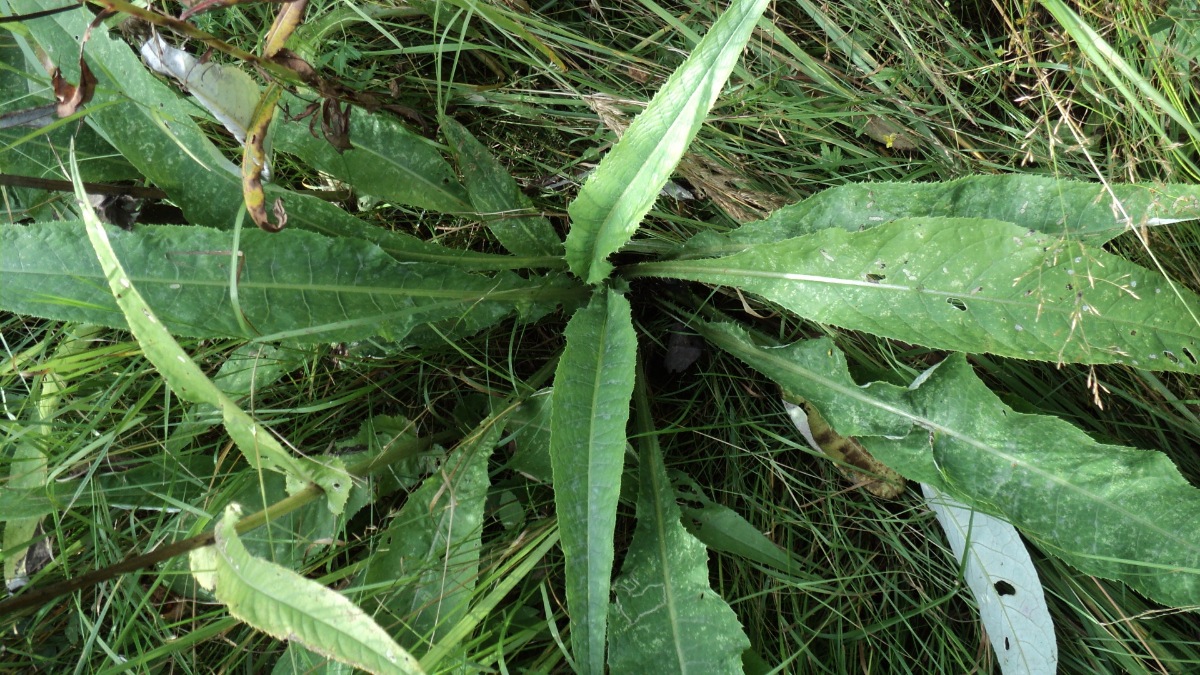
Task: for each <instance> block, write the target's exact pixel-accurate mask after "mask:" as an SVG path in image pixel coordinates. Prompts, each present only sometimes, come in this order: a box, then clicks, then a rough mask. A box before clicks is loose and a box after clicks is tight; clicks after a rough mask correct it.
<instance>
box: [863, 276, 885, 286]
mask: <svg viewBox="0 0 1200 675" xmlns="http://www.w3.org/2000/svg"><path fill="white" fill-rule="evenodd" d="M886 278H887V277H885V276H883V275H882V274H868V275H867V281H869V282H871V283H873V284H877V283H879V282H881V281H883V280H884V279H886Z"/></svg>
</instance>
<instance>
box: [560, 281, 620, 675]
mask: <svg viewBox="0 0 1200 675" xmlns="http://www.w3.org/2000/svg"><path fill="white" fill-rule="evenodd" d="M566 338H567V345H566V349H565V351H564V352H563V355H562V359H561V360H560V361H559V364H558V369H557V370H556V371H555V375H554V394H553V402H552V404H551V415H550V462H551V466H552V468H553V472H554V503H555V506H556V509H557V511H558V521H559V528H560V530H561V531H562V549H563V556H564V558H565V567H566V590H567V611H568V612H569V613H570V616H571V643H572V645H573V647H574V656H575V663H576V667H577V668H578V669H579V670H580V671H582V672H587V673H597V674H599V673H603V672H604V635H605V630H606V622H607V617H608V604H609V588H610V585H611V578H612V566H613V556H614V547H613V536H614V533H615V531H616V523H617V498H618V496H619V493H620V490H621V467H622V465H623V463H624V458H625V423H626V422H627V421H628V419H629V396H630V394H631V393H632V391H633V379H634V363H635V361H636V352H637V340H636V337H635V336H634V332H633V318H632V314H631V310H630V307H629V301H628V300H626V299H625V298H624V297H622V296H621V295H619V294H617V293H616V292H614V291H612V290H610V289H606V288H600V289H597V290H596V293H595V295H594V296H593V297H592V301H591V303H589V304H588V306H587V307H585V308H583V309H581V310H579V311H578V312H576V313H575V316H573V317H571V321H570V322H569V323H568V324H567V330H566Z"/></svg>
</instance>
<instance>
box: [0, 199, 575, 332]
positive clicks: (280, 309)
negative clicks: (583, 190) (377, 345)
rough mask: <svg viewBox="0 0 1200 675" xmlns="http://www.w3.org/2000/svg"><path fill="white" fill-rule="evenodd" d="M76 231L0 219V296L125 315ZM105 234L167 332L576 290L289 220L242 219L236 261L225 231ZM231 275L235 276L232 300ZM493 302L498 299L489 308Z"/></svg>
mask: <svg viewBox="0 0 1200 675" xmlns="http://www.w3.org/2000/svg"><path fill="white" fill-rule="evenodd" d="M81 235H82V231H81V229H80V226H79V224H78V223H69V222H57V223H41V224H35V225H30V226H21V225H0V278H2V279H3V280H4V283H3V284H0V308H3V309H6V310H8V311H12V312H16V313H20V314H28V315H33V316H41V317H46V318H53V319H59V320H65V321H80V322H86V323H93V324H100V325H105V326H114V327H125V325H126V321H125V317H124V315H123V314H122V313H121V312H120V311H119V309H118V308H117V305H116V303H115V302H114V301H113V298H112V294H111V293H109V292H108V291H107V290H106V288H105V286H106V284H105V281H104V279H105V277H104V273H103V271H102V270H101V268H100V266H99V265H98V264H97V262H96V259H95V255H94V254H93V253H91V251H90V250H89V246H88V244H87V240H86V239H85V238H83V237H82V236H81ZM106 240H107V241H108V243H109V245H110V246H111V247H112V248H113V250H114V251H115V252H116V256H117V258H119V259H120V260H121V261H123V265H124V266H125V268H126V270H127V271H126V273H125V274H126V278H127V279H128V280H129V282H130V283H132V284H133V285H135V286H137V287H138V291H139V292H140V293H141V294H142V297H143V298H145V300H146V303H147V304H148V305H149V307H150V309H151V310H152V311H153V312H155V314H156V315H157V316H158V318H159V319H160V320H162V322H163V324H164V325H165V326H166V327H167V328H168V330H170V331H171V332H172V333H174V334H176V335H188V336H196V337H217V336H238V337H247V338H256V337H260V336H269V337H272V338H274V339H284V338H287V339H291V340H293V341H296V342H303V343H315V342H335V341H351V340H361V339H364V338H366V337H370V336H374V335H379V336H384V337H390V338H392V339H400V338H403V337H404V336H405V335H406V334H407V333H408V332H409V330H411V329H412V328H414V327H416V326H420V325H422V324H424V323H426V322H430V321H436V320H454V321H457V320H461V321H465V322H467V323H469V324H470V325H472V326H474V327H476V328H479V327H482V326H481V325H480V322H476V321H475V320H474V319H475V317H476V316H479V317H481V318H486V319H487V321H484V322H483V323H485V324H486V323H492V322H494V321H497V320H499V319H500V318H502V317H503V316H504V315H505V314H508V313H510V312H511V311H513V310H519V311H521V312H522V313H533V314H536V313H537V312H539V311H542V310H541V308H542V307H544V306H545V305H546V304H547V302H549V303H550V304H553V303H555V302H560V301H562V300H564V299H568V298H569V297H571V296H575V297H579V296H580V295H581V294H582V293H583V290H582V289H581V288H578V287H576V288H575V289H573V290H572V289H571V288H570V286H572V285H573V284H567V283H563V282H562V281H563V280H560V281H557V282H547V281H545V280H542V279H540V278H537V277H535V278H534V279H531V280H522V279H520V278H519V277H517V276H516V275H514V274H512V273H510V272H501V273H499V274H498V275H497V276H495V277H486V276H478V275H473V274H469V273H466V272H464V271H462V270H460V269H456V268H454V267H450V266H445V265H436V264H429V263H401V262H398V261H396V260H395V259H394V258H392V257H391V256H389V255H387V254H385V253H384V252H383V250H382V249H380V248H379V247H377V246H376V245H374V244H371V243H368V242H365V241H362V240H357V239H349V238H339V239H329V238H326V237H323V236H320V235H317V234H314V233H311V232H304V231H300V230H284V231H283V232H279V233H276V234H270V233H266V232H261V231H257V230H247V231H243V232H242V233H241V238H240V246H239V250H240V252H241V255H240V256H239V257H237V259H236V260H237V262H234V260H235V258H234V256H233V252H232V250H231V246H232V244H233V237H232V236H231V234H230V233H228V232H223V231H220V230H213V229H209V228H202V227H171V226H139V227H138V228H137V230H136V231H135V232H122V231H117V230H115V229H114V230H113V231H112V233H111V235H110V236H107V238H106ZM235 266H236V267H237V268H239V269H237V270H234V272H233V274H232V275H231V274H230V268H231V267H235ZM231 276H232V277H236V278H237V282H236V284H237V286H236V290H237V306H236V307H235V306H234V304H233V300H232V299H231V295H232V294H231V293H230V278H231ZM497 306H499V307H500V308H501V309H500V311H498V312H497V311H493V310H495V309H496V308H497ZM239 311H240V312H241V315H242V316H241V317H240V318H239V316H238V312H239ZM239 319H241V320H239ZM242 320H244V321H245V322H246V325H247V328H249V329H250V330H249V331H247V329H245V328H243V321H242ZM255 331H257V332H255Z"/></svg>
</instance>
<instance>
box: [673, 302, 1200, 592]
mask: <svg viewBox="0 0 1200 675" xmlns="http://www.w3.org/2000/svg"><path fill="white" fill-rule="evenodd" d="M694 328H696V330H697V331H699V332H700V333H701V334H702V335H704V336H705V337H706V338H708V339H710V340H711V341H712V342H713V343H714V344H716V345H717V346H719V347H721V348H722V349H724V350H726V351H728V352H730V353H732V354H734V355H735V356H737V357H738V358H739V359H741V360H743V361H745V362H746V363H748V364H749V365H750V366H751V367H753V368H754V369H756V370H758V371H759V372H761V373H763V374H764V375H767V376H768V377H770V378H771V379H773V380H775V381H776V382H778V383H779V384H780V385H781V386H783V387H784V388H785V389H787V390H789V391H793V392H797V393H798V394H799V395H802V396H804V398H806V399H807V400H808V401H809V402H810V403H812V404H813V405H815V406H816V407H817V408H818V409H819V410H820V411H821V413H822V414H823V415H824V416H825V417H826V419H827V420H828V421H829V423H830V425H831V426H832V427H833V428H834V429H836V430H837V431H838V433H841V434H843V435H847V436H849V435H853V436H856V437H857V438H858V440H859V442H861V443H862V444H863V445H864V446H865V447H866V448H867V450H869V451H870V452H871V454H872V455H874V457H875V458H876V459H878V460H879V461H881V462H883V463H884V464H886V465H888V466H890V467H892V468H893V469H895V470H897V471H899V472H900V473H901V474H903V475H904V476H905V477H906V478H909V479H911V480H916V481H920V482H922V483H928V484H930V485H932V486H933V487H935V488H937V489H938V490H941V491H942V492H946V493H948V494H950V496H952V497H954V498H955V499H957V500H959V501H961V502H963V503H965V504H967V505H968V506H970V507H972V508H975V509H979V510H981V511H985V512H988V513H991V514H993V515H996V516H999V517H1001V518H1004V519H1005V520H1007V521H1009V522H1010V523H1012V524H1013V525H1015V526H1016V527H1018V528H1020V529H1021V531H1022V532H1024V533H1025V535H1026V536H1028V537H1030V538H1032V539H1033V540H1034V541H1035V542H1036V543H1037V544H1038V545H1039V546H1041V547H1042V548H1043V549H1044V550H1046V551H1048V552H1050V553H1053V554H1054V555H1056V556H1058V557H1060V558H1062V559H1063V560H1065V561H1067V562H1068V563H1070V564H1072V565H1074V566H1075V567H1077V568H1078V569H1079V570H1081V571H1082V572H1084V573H1086V574H1091V575H1095V576H1099V577H1105V578H1108V579H1116V580H1119V581H1122V582H1124V583H1126V584H1128V585H1129V586H1131V587H1133V588H1134V589H1136V590H1138V591H1139V592H1141V593H1144V594H1145V595H1147V596H1149V597H1151V598H1153V599H1155V600H1156V601H1158V602H1162V603H1165V604H1168V605H1171V606H1176V607H1181V606H1189V605H1195V604H1197V603H1200V542H1198V541H1197V540H1196V537H1195V536H1194V533H1195V532H1197V531H1200V490H1197V489H1196V488H1195V487H1193V486H1192V485H1190V484H1188V482H1187V480H1186V479H1184V477H1183V476H1182V475H1180V473H1179V471H1178V470H1177V469H1176V468H1175V466H1174V465H1173V464H1171V461H1170V460H1169V459H1168V458H1167V456H1166V455H1164V454H1162V453H1160V452H1151V451H1146V450H1138V449H1134V448H1127V447H1119V446H1114V445H1106V444H1103V443H1097V442H1096V441H1095V440H1093V439H1091V438H1090V437H1088V436H1087V435H1086V434H1084V433H1083V432H1082V431H1080V430H1079V429H1078V428H1076V427H1075V426H1073V425H1071V424H1069V423H1067V422H1064V421H1063V420H1060V419H1057V418H1054V417H1046V416H1041V415H1025V414H1020V413H1017V412H1015V411H1013V410H1012V409H1011V408H1009V407H1008V406H1006V405H1004V403H1003V402H1001V401H1000V399H999V398H997V397H996V396H995V395H994V394H993V393H992V392H991V391H989V390H988V388H987V386H986V385H984V384H983V382H982V381H980V379H979V378H978V377H977V376H976V375H975V373H974V371H973V370H972V369H971V366H970V365H969V364H968V363H967V361H966V359H965V358H963V357H962V356H961V355H953V356H951V357H949V358H948V359H947V360H945V361H944V362H942V363H941V364H940V365H939V366H937V367H936V368H934V369H932V370H931V371H927V372H926V373H925V374H923V375H922V376H921V377H920V378H918V379H917V381H916V382H914V384H913V386H912V387H911V388H908V389H906V388H903V387H897V386H895V385H890V384H887V383H881V382H874V383H871V384H869V385H867V386H861V387H860V386H859V385H858V384H857V383H855V382H854V380H853V379H852V378H851V377H850V373H849V371H848V370H847V368H846V362H845V358H844V357H843V356H842V355H841V353H840V352H839V351H837V349H836V348H835V347H834V345H833V343H832V341H830V340H827V339H821V340H808V341H805V342H799V343H796V344H793V345H789V346H787V347H774V348H768V347H762V346H759V345H758V344H755V342H754V341H753V340H751V339H750V336H749V335H748V334H747V333H746V332H745V331H744V330H742V329H740V328H738V327H736V326H731V325H728V324H712V325H703V326H694Z"/></svg>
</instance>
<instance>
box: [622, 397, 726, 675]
mask: <svg viewBox="0 0 1200 675" xmlns="http://www.w3.org/2000/svg"><path fill="white" fill-rule="evenodd" d="M634 396H635V400H636V402H637V415H638V432H639V436H640V437H641V446H642V447H641V461H640V462H639V464H638V474H639V482H640V484H641V489H640V491H639V493H638V504H637V529H636V530H635V531H634V533H633V543H632V544H631V545H630V547H629V553H628V555H627V556H626V557H625V563H624V565H623V566H622V568H621V576H620V578H618V579H617V581H616V582H615V583H614V584H613V590H614V591H615V593H616V600H615V602H614V603H613V606H612V611H611V612H610V616H611V618H612V648H611V649H610V650H609V660H608V666H609V669H610V670H611V672H614V673H648V672H655V673H700V672H703V673H740V672H742V667H741V666H742V652H744V651H746V650H747V649H749V648H750V639H749V638H747V637H746V634H745V632H744V631H743V630H742V626H741V624H739V623H738V620H737V616H736V615H735V614H734V613H733V610H732V609H730V607H729V605H728V604H726V602H725V600H723V599H722V598H721V596H720V595H718V594H717V593H715V592H714V591H713V589H712V587H711V586H710V585H709V581H708V550H707V549H706V548H705V547H704V544H702V543H700V541H699V540H697V539H696V538H695V537H693V536H692V535H691V534H689V533H688V531H687V530H685V529H684V528H683V525H682V524H680V513H679V507H678V506H677V505H676V504H675V490H674V488H673V487H672V486H671V482H670V480H669V479H668V478H667V468H666V466H665V465H664V464H663V459H662V451H661V450H660V449H659V447H658V442H657V441H656V439H655V436H654V431H653V426H652V424H651V421H650V418H649V414H650V406H649V401H648V400H647V397H646V392H645V386H644V385H642V386H640V388H639V390H638V391H637V392H636V393H635V395H634Z"/></svg>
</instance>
